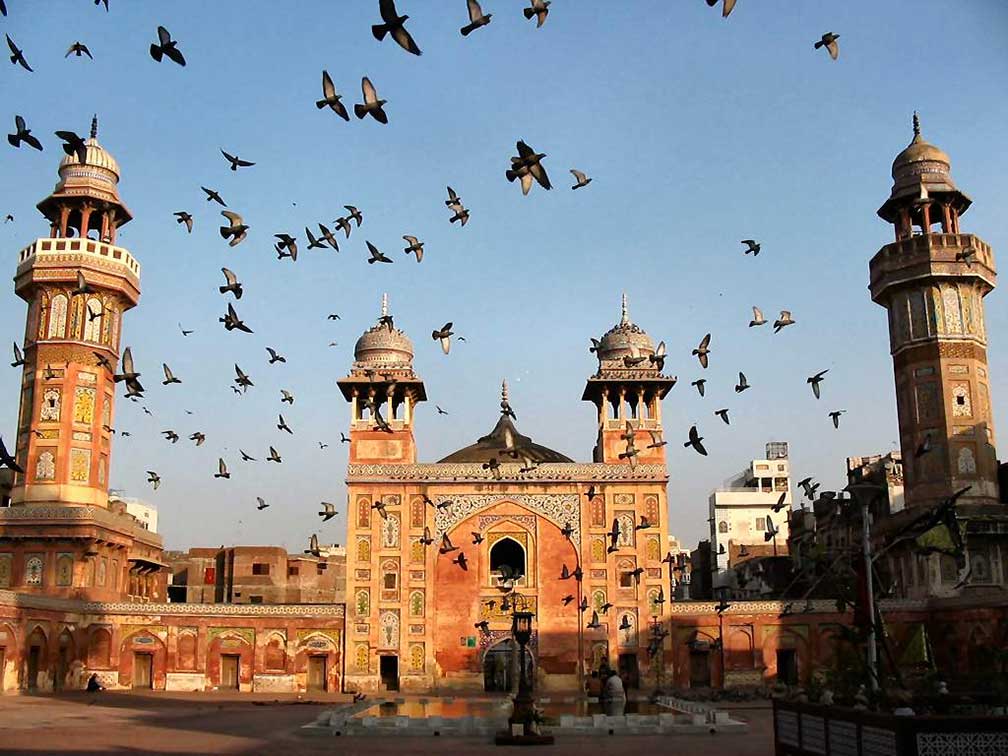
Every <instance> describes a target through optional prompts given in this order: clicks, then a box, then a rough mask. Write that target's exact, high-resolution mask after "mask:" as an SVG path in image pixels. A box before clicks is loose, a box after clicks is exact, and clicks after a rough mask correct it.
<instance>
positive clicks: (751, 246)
mask: <svg viewBox="0 0 1008 756" xmlns="http://www.w3.org/2000/svg"><path fill="white" fill-rule="evenodd" d="M741 243H742V244H745V245H746V248H745V249H744V250H743V253H744V254H747V255H748V254H749V253H750V252H752V256H753V257H756V255H758V254H759V253H760V245H759V244H758V243H757V242H756V240H755V239H743V240H742V242H741Z"/></svg>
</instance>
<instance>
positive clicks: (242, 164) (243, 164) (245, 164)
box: [221, 150, 255, 171]
mask: <svg viewBox="0 0 1008 756" xmlns="http://www.w3.org/2000/svg"><path fill="white" fill-rule="evenodd" d="M221 155H223V156H224V159H225V160H227V161H228V162H229V163H231V170H232V171H237V170H238V169H239V168H250V167H251V166H253V165H255V163H250V162H249V161H248V160H242V159H241V158H239V157H238V156H237V155H230V154H228V153H227V152H225V151H224V150H221Z"/></svg>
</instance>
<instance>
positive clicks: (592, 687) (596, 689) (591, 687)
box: [585, 672, 602, 698]
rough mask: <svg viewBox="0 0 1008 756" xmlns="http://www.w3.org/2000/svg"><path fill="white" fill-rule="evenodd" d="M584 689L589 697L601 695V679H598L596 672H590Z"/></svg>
mask: <svg viewBox="0 0 1008 756" xmlns="http://www.w3.org/2000/svg"><path fill="white" fill-rule="evenodd" d="M585 690H586V692H587V693H588V697H589V698H599V697H601V695H602V680H601V679H599V673H598V672H592V673H591V677H589V678H588V682H587V683H586V684H585Z"/></svg>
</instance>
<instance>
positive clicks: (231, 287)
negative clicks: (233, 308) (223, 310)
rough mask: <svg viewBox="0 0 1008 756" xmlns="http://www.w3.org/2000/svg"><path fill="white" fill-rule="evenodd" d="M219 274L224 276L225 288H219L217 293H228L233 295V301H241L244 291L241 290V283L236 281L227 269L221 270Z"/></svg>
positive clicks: (236, 277)
mask: <svg viewBox="0 0 1008 756" xmlns="http://www.w3.org/2000/svg"><path fill="white" fill-rule="evenodd" d="M221 273H223V274H224V280H225V281H227V286H221V287H219V289H218V291H220V293H221V294H226V293H227V292H229V291H230V292H231V293H232V294H234V298H235V299H241V298H242V294H243V293H244V290H243V289H242V285H241V282H240V281H239V280H238V276H236V275H235V274H234V272H232V271H230V270H228V269H227V268H221Z"/></svg>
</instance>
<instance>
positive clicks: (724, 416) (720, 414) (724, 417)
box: [714, 407, 731, 425]
mask: <svg viewBox="0 0 1008 756" xmlns="http://www.w3.org/2000/svg"><path fill="white" fill-rule="evenodd" d="M714 414H715V415H717V416H718V417H720V418H721V419H722V420H724V424H725V425H731V420H729V419H728V408H727V407H725V408H724V409H719V410H715V411H714Z"/></svg>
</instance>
